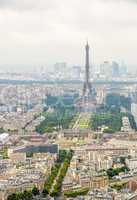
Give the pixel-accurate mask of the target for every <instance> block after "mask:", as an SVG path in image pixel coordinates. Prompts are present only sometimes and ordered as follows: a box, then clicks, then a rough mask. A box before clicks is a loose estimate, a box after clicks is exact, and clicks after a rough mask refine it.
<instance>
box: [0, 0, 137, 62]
mask: <svg viewBox="0 0 137 200" xmlns="http://www.w3.org/2000/svg"><path fill="white" fill-rule="evenodd" d="M136 2H137V1H133V0H132V1H131V0H85V1H81V0H69V1H68V0H0V11H1V12H0V27H1V29H0V44H1V45H0V65H1V64H13V65H14V64H20V63H22V64H28V65H29V64H31V65H33V64H34V63H37V64H41V63H42V64H43V63H48V64H50V63H52V64H53V63H54V62H56V61H62V60H63V61H64V60H65V61H67V62H69V63H71V64H83V61H84V53H83V48H84V42H85V40H86V38H87V37H88V39H89V42H90V44H91V46H92V47H91V50H92V51H93V55H92V56H93V57H94V62H96V63H100V62H102V61H103V60H106V59H108V60H111V59H116V60H117V59H125V61H126V62H127V63H132V64H136V63H137V58H136V55H135V52H137V37H136V35H137V12H136V9H137V7H136V6H135V3H136Z"/></svg>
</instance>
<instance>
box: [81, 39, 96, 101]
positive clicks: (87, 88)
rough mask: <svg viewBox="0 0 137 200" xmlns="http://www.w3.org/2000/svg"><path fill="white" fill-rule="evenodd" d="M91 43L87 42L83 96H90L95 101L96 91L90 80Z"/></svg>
mask: <svg viewBox="0 0 137 200" xmlns="http://www.w3.org/2000/svg"><path fill="white" fill-rule="evenodd" d="M89 48H90V47H89V44H88V42H87V44H86V46H85V50H86V64H85V80H84V84H83V94H82V96H83V97H88V98H90V99H92V100H93V101H94V100H95V91H94V89H93V87H92V84H91V82H90V64H89Z"/></svg>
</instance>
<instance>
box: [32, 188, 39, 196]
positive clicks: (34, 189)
mask: <svg viewBox="0 0 137 200" xmlns="http://www.w3.org/2000/svg"><path fill="white" fill-rule="evenodd" d="M39 193H40V192H39V189H38V188H37V187H36V186H34V187H33V189H32V194H33V195H34V196H37V195H39Z"/></svg>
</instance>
